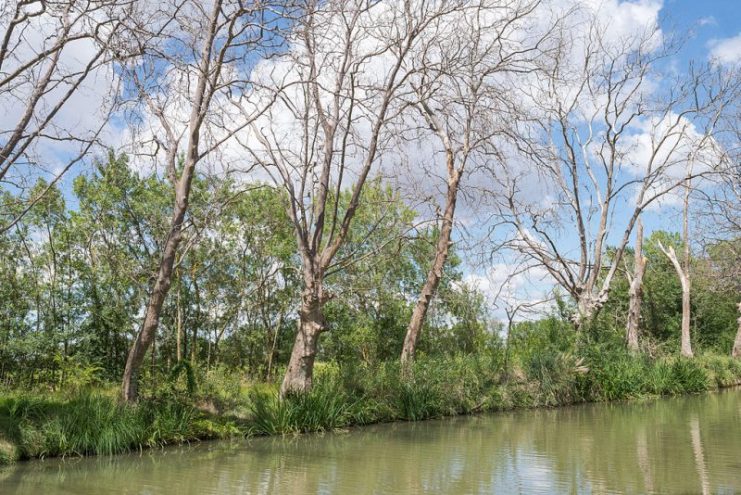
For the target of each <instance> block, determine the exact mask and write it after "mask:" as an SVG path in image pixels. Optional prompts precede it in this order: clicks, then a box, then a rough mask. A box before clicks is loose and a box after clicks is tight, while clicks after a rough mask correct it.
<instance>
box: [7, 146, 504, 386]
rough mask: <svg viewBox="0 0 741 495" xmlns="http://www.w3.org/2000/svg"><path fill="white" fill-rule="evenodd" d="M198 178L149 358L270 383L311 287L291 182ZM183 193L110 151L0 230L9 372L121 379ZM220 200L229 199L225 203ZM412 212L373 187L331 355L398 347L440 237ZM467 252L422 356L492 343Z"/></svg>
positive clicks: (359, 355)
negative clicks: (466, 275)
mask: <svg viewBox="0 0 741 495" xmlns="http://www.w3.org/2000/svg"><path fill="white" fill-rule="evenodd" d="M37 187H38V188H45V187H46V184H45V183H43V182H40V183H39V184H38V185H37ZM193 188H194V191H193V195H192V198H193V201H192V203H191V207H190V209H189V216H188V220H187V221H188V223H189V224H190V225H192V232H193V234H192V237H188V238H187V240H186V241H185V243H186V245H187V246H188V247H187V251H186V252H184V253H183V255H182V257H181V258H179V259H178V261H177V263H176V267H175V271H174V277H173V285H172V289H171V290H172V297H171V298H169V299H168V301H167V303H166V305H165V306H164V308H163V311H162V316H161V321H160V330H159V332H158V335H157V338H156V340H155V341H154V342H153V344H152V350H151V360H150V361H148V362H147V365H146V366H147V367H148V368H149V371H150V372H151V371H154V372H155V374H164V375H166V374H167V372H168V370H170V369H172V368H173V367H174V366H175V365H176V364H177V363H179V362H181V361H183V360H187V361H188V362H189V363H190V364H191V366H193V367H196V366H198V367H203V368H205V369H209V368H211V367H218V366H220V365H221V366H225V367H229V368H238V369H241V370H243V371H244V372H245V373H246V374H247V375H248V376H250V377H252V378H253V379H256V380H271V379H274V378H275V377H276V373H277V372H278V370H279V369H280V368H281V367H285V364H286V362H287V360H288V356H289V354H290V350H291V343H292V339H293V337H294V335H295V331H296V325H297V318H298V315H297V314H296V305H297V304H298V301H299V300H300V291H301V285H300V276H299V274H298V272H299V270H300V260H299V259H298V258H297V256H296V254H295V248H294V244H295V238H294V236H293V233H292V231H291V228H290V222H289V221H288V219H287V218H286V212H285V194H284V193H282V192H281V191H279V190H277V189H276V188H274V187H271V186H269V185H259V184H252V185H250V186H249V188H248V189H249V190H247V191H245V190H244V186H237V185H235V184H233V183H229V182H227V181H218V182H208V181H205V180H196V181H194V184H193ZM343 195H344V196H346V193H343ZM172 196H173V191H172V186H171V184H170V183H169V182H168V181H167V180H166V179H163V178H162V177H159V176H157V175H156V174H150V175H144V176H140V175H138V174H136V173H135V172H133V171H132V170H131V168H130V166H129V163H128V161H127V158H126V156H124V155H118V156H117V155H114V154H113V153H111V154H110V155H109V157H108V160H107V161H101V162H98V163H97V164H96V170H95V172H93V173H91V174H90V175H85V176H79V177H77V178H76V179H75V181H74V186H73V188H72V191H71V192H70V194H67V195H63V194H62V193H61V192H60V191H59V190H58V189H57V188H52V189H51V190H50V192H49V193H47V194H46V195H45V197H44V199H43V201H40V202H39V203H38V204H36V205H35V206H34V208H33V209H32V210H31V211H30V212H29V213H28V214H27V215H26V216H25V217H24V218H23V221H22V222H20V223H19V224H18V226H17V227H16V228H15V229H13V231H12V232H8V233H6V234H4V235H2V237H1V238H0V250H1V252H2V257H0V259H2V262H1V263H2V265H1V266H0V274H1V275H0V294H1V295H2V300H3V301H4V304H3V307H2V319H1V320H0V332H1V333H0V343H2V345H0V379H2V380H3V382H4V383H6V384H7V385H11V386H15V387H20V386H29V385H34V384H55V385H56V386H63V385H64V383H65V381H66V380H68V379H70V378H71V379H73V380H74V379H76V377H69V376H64V373H79V372H80V370H85V369H91V368H92V369H95V370H97V373H98V374H99V379H103V380H113V381H115V380H117V379H118V378H120V376H121V373H122V372H123V368H124V365H125V362H126V355H127V352H128V351H129V348H130V346H131V341H132V339H133V337H134V336H135V335H136V332H137V331H138V329H139V327H140V326H141V323H142V306H143V304H144V302H145V301H146V298H147V294H148V291H149V290H151V286H152V280H151V274H152V271H153V269H154V267H155V266H156V264H157V263H158V262H159V260H158V258H157V254H158V252H159V247H160V243H161V239H162V238H163V237H164V234H165V232H166V229H167V220H168V207H169V205H170V202H171V198H172ZM213 198H221V199H222V201H219V202H218V203H216V204H218V210H214V208H213V204H214V203H213ZM341 201H342V202H343V203H344V202H346V201H347V198H346V197H343V199H342V200H341ZM415 217H416V214H415V213H414V212H413V211H412V210H410V209H409V208H408V207H406V206H405V205H404V204H403V203H402V202H401V201H400V200H399V198H398V196H397V195H395V194H394V193H393V192H392V191H391V190H390V189H389V188H387V187H383V186H382V185H380V184H375V185H373V186H371V187H369V189H368V190H367V191H366V201H365V202H364V204H363V207H362V209H361V210H360V211H359V212H358V221H357V222H356V223H355V224H354V226H353V232H351V233H350V236H349V242H348V243H347V245H346V246H345V247H344V249H346V250H347V251H348V252H352V253H353V254H354V255H357V254H359V253H362V254H363V256H364V258H362V259H359V260H358V261H355V262H353V263H352V264H351V265H349V266H347V267H343V269H342V271H341V272H340V271H338V272H337V275H335V276H332V277H329V278H328V280H329V287H331V290H332V292H333V294H335V295H336V296H335V298H334V299H333V300H332V301H331V302H330V303H329V304H328V309H327V312H328V315H329V316H328V319H329V321H330V322H331V323H330V325H331V326H330V328H331V331H330V332H329V333H328V335H327V339H326V340H325V342H324V344H323V347H322V353H321V358H322V359H326V360H329V361H350V360H357V361H361V362H366V363H370V362H378V361H380V360H390V359H394V358H397V357H398V354H399V352H400V349H401V344H402V341H403V338H404V332H405V328H406V322H407V321H408V319H409V317H410V315H411V303H410V301H411V300H412V298H413V296H414V293H415V290H416V288H417V287H418V286H419V285H420V284H421V281H422V280H423V277H424V274H425V273H426V270H427V266H428V265H429V258H430V251H431V249H432V245H433V242H434V239H435V237H436V236H437V233H436V231H435V230H434V229H433V228H415V223H417V222H416V221H415ZM340 256H343V253H340ZM458 264H459V261H458V260H457V259H452V260H451V264H450V265H449V267H448V269H447V270H446V277H445V279H444V283H443V286H442V287H441V289H440V291H439V294H438V296H439V304H438V305H437V306H436V308H435V311H434V312H433V313H432V314H431V315H430V318H429V319H428V325H429V332H430V339H429V340H428V341H426V342H425V344H424V346H423V350H424V351H425V352H431V353H435V354H438V353H442V354H448V355H453V354H455V353H458V352H474V351H476V350H480V349H481V348H482V346H484V345H486V344H487V342H494V341H495V339H496V337H495V336H494V335H491V334H490V331H489V329H488V328H487V320H486V310H485V307H484V301H483V298H482V296H481V295H480V294H478V293H477V292H476V291H474V290H473V289H472V288H470V287H467V286H466V284H465V283H463V282H462V274H461V272H460V270H459V269H458V268H457V265H458Z"/></svg>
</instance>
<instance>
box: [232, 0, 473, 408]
mask: <svg viewBox="0 0 741 495" xmlns="http://www.w3.org/2000/svg"><path fill="white" fill-rule="evenodd" d="M461 3H464V2H458V1H454V2H432V1H426V0H423V1H415V2H409V1H393V2H384V3H375V2H367V1H363V0H354V1H350V2H346V1H339V0H336V1H328V2H316V1H307V2H306V4H305V7H304V9H305V11H306V14H305V16H304V17H303V18H302V20H301V21H300V22H299V23H298V26H297V27H296V29H295V31H294V34H293V36H292V38H291V42H292V50H291V53H290V54H289V55H288V56H286V57H284V58H283V59H282V60H280V61H279V62H278V64H277V65H276V66H274V67H273V69H272V71H271V77H273V78H275V77H281V79H280V80H281V82H282V84H284V85H285V86H288V90H287V91H283V92H281V94H280V96H279V99H280V101H279V104H278V105H276V106H275V107H273V108H272V109H271V111H270V112H269V113H268V115H266V118H265V119H263V120H264V122H258V123H256V124H255V125H253V126H252V130H253V133H252V135H251V136H250V137H249V139H251V141H250V142H247V141H246V140H247V139H248V138H245V145H246V147H247V149H248V150H249V151H250V152H251V153H252V155H253V156H254V158H255V160H256V161H257V162H259V163H260V164H262V165H263V167H264V169H265V170H266V172H267V173H268V174H269V175H270V177H271V178H272V180H274V181H275V182H276V183H278V184H280V185H281V186H282V187H283V188H284V189H285V190H286V192H287V195H288V198H289V204H288V213H289V217H290V218H291V220H292V222H293V226H294V230H295V232H296V242H297V247H298V254H299V255H300V258H301V263H302V277H303V290H302V294H301V307H300V309H299V324H298V332H297V334H296V340H295V342H294V345H293V350H292V352H291V358H290V361H289V363H288V368H287V370H286V374H285V377H284V379H283V383H282V385H281V396H285V395H286V394H290V393H301V392H305V391H308V390H309V389H310V388H311V385H312V374H313V367H314V359H315V357H316V354H317V350H318V343H319V337H320V335H321V334H322V332H324V331H326V330H327V328H328V327H327V322H326V320H325V317H324V309H323V308H324V306H325V304H326V303H327V301H328V300H329V299H330V298H331V297H332V294H330V293H329V291H328V290H327V287H326V284H325V279H326V277H327V276H329V275H332V274H333V273H337V272H338V271H340V270H341V269H342V267H343V266H344V265H345V264H346V263H348V261H349V259H351V258H352V257H353V253H352V252H349V253H344V254H342V256H338V253H340V252H341V249H342V248H343V245H344V244H345V241H346V240H347V238H348V234H349V232H350V227H351V224H352V222H353V218H354V217H355V214H356V212H357V210H358V207H359V205H360V204H361V201H362V198H363V190H364V187H365V185H366V182H367V180H368V178H369V176H370V174H371V170H372V169H373V168H374V165H375V164H376V163H377V161H378V159H379V154H380V151H381V148H382V147H383V146H384V143H386V142H387V133H386V132H385V131H386V129H387V124H388V122H389V121H391V120H393V119H394V118H395V117H396V116H397V115H398V113H399V111H400V105H398V104H397V100H398V96H399V93H400V91H401V88H402V87H403V86H404V83H405V81H406V79H407V77H408V74H409V70H408V68H407V67H406V66H405V64H406V61H407V59H408V57H409V54H410V53H412V50H413V47H414V45H415V41H416V40H417V38H418V37H419V36H420V34H421V33H422V32H424V30H425V29H427V28H428V27H429V26H430V25H431V24H433V23H436V22H437V23H440V22H443V18H444V17H445V15H446V14H447V13H449V12H453V11H455V10H456V9H458V8H459V4H461ZM254 141H256V142H258V143H259V146H256V145H255V143H254ZM348 189H349V193H348V194H349V196H347V198H348V199H347V200H346V201H345V202H342V201H341V200H342V198H343V191H346V190H348Z"/></svg>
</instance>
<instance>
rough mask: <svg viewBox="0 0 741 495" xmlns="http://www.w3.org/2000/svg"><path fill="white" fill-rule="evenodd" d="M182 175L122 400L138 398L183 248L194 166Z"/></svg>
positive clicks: (131, 354) (130, 358)
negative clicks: (146, 358) (146, 359)
mask: <svg viewBox="0 0 741 495" xmlns="http://www.w3.org/2000/svg"><path fill="white" fill-rule="evenodd" d="M188 168H190V172H187V170H188ZM183 174H184V175H183V180H181V182H180V185H179V186H178V190H177V194H176V199H175V211H174V214H173V217H172V225H171V227H170V234H169V235H168V237H167V241H166V243H165V248H164V250H163V253H162V259H161V261H160V266H159V269H158V272H157V279H156V280H155V283H154V287H153V288H152V293H151V294H150V296H149V302H148V303H147V310H146V313H145V315H144V322H143V323H142V327H141V330H140V331H139V334H138V335H137V336H136V340H135V341H134V344H133V345H132V346H131V350H130V351H129V355H128V358H127V359H126V367H125V368H124V374H123V383H122V384H121V395H122V398H123V400H125V401H126V402H133V401H135V400H136V399H137V397H138V394H139V390H138V377H139V368H140V367H141V365H142V363H143V361H144V355H145V354H146V352H147V349H148V348H149V346H150V345H151V344H152V341H153V340H154V336H155V333H156V332H157V327H158V326H159V322H160V314H161V312H162V305H163V304H164V302H165V298H166V297H167V293H168V292H169V290H170V284H171V282H172V271H173V270H172V269H173V266H174V264H175V257H176V255H177V250H178V246H179V245H180V240H181V238H182V236H181V234H182V232H181V230H182V226H183V220H184V219H185V212H186V211H187V209H188V196H187V193H188V192H189V191H190V181H191V179H192V174H193V167H186V169H185V170H184V172H183Z"/></svg>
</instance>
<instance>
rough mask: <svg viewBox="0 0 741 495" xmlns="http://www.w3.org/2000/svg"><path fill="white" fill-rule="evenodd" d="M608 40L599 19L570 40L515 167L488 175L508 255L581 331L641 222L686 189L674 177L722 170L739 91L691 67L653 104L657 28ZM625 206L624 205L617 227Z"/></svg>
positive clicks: (543, 86)
mask: <svg viewBox="0 0 741 495" xmlns="http://www.w3.org/2000/svg"><path fill="white" fill-rule="evenodd" d="M608 34H609V29H608V28H607V27H606V26H604V25H603V24H601V23H600V22H599V21H598V20H595V21H594V22H593V23H592V25H591V27H590V29H589V30H588V32H587V33H586V34H584V35H580V34H579V33H578V30H577V31H575V32H571V31H569V32H568V33H567V35H565V38H564V39H563V41H562V46H561V51H560V52H559V54H558V56H557V57H556V58H555V59H554V60H553V62H552V64H553V65H552V67H551V70H550V71H549V74H550V77H548V78H547V79H546V81H545V82H542V83H539V84H535V85H531V86H529V87H527V86H526V87H525V88H524V89H523V92H524V93H526V96H525V98H526V99H529V100H530V104H531V109H530V113H529V114H528V115H526V116H523V117H522V118H521V119H518V120H516V121H515V124H516V126H515V128H514V130H513V134H512V136H511V140H512V143H513V148H515V150H514V151H511V155H510V156H511V163H512V164H513V165H512V166H510V167H506V168H494V169H492V175H493V176H494V177H495V181H496V182H497V184H499V189H498V190H496V192H495V193H494V194H492V196H493V198H494V203H495V208H496V211H497V213H498V214H499V215H501V216H502V218H504V219H505V221H506V222H508V223H509V224H510V225H511V227H512V237H513V242H512V246H513V247H514V248H515V249H517V250H518V251H520V252H521V253H522V254H523V255H526V256H528V257H530V258H532V259H533V260H534V261H536V262H538V263H539V264H540V265H541V266H543V267H544V268H545V269H546V270H547V271H548V272H549V273H550V274H551V276H552V277H553V279H554V280H555V281H556V283H557V284H558V285H559V286H560V287H562V288H563V289H564V290H565V291H566V292H567V293H568V294H569V295H570V296H571V298H572V299H573V301H574V302H575V306H576V308H575V310H574V312H573V315H572V319H573V322H574V324H575V326H576V327H577V328H580V327H581V326H582V325H583V324H584V323H585V322H588V321H590V320H591V319H592V318H593V317H594V316H595V315H596V314H597V313H598V312H599V310H600V309H601V308H602V306H603V305H604V304H605V302H606V301H607V298H608V295H609V292H610V288H611V285H612V281H613V279H614V277H615V273H616V271H617V269H618V267H619V266H621V264H622V259H623V256H624V254H625V250H626V247H627V245H628V242H629V240H630V237H631V234H632V231H633V229H634V227H635V224H636V222H637V220H638V218H639V216H640V215H641V213H642V212H643V211H644V210H645V209H646V208H648V207H649V206H650V205H652V204H654V203H656V202H657V201H659V200H660V199H661V198H663V197H665V196H666V195H668V194H670V193H672V192H673V191H675V190H677V189H678V188H680V187H681V186H682V184H684V181H685V178H684V173H683V172H682V173H681V175H680V176H677V175H678V174H677V172H678V171H679V170H682V171H683V170H686V164H687V163H688V161H693V160H694V161H698V162H702V163H703V166H698V167H696V168H695V173H694V174H693V178H694V177H698V176H703V175H708V174H712V173H714V172H715V171H716V170H717V168H718V166H719V165H720V161H721V160H720V158H719V157H720V153H718V149H717V146H716V144H715V141H714V139H713V136H714V132H715V129H716V126H717V124H718V122H719V118H720V113H718V112H717V109H718V108H721V107H723V106H724V105H725V104H726V103H727V99H728V98H729V94H730V92H729V87H730V86H731V85H732V84H733V83H730V82H729V81H722V82H720V83H719V84H714V83H715V82H716V81H715V80H714V79H713V78H712V74H711V72H712V71H711V70H710V69H709V68H706V67H703V68H693V69H692V70H691V71H690V72H689V75H688V76H687V77H686V78H683V79H681V80H678V81H676V84H673V85H672V87H671V89H670V90H668V91H667V92H665V93H657V92H655V91H653V90H651V88H649V86H650V85H649V84H648V80H649V77H650V76H652V75H653V74H654V71H655V70H656V64H657V62H658V61H659V60H661V59H662V58H663V57H664V56H665V54H666V53H667V52H666V51H664V50H662V49H661V48H656V44H657V36H658V31H657V28H656V27H654V29H653V30H649V31H648V32H645V31H640V32H639V33H638V34H636V35H634V36H632V37H620V38H619V41H615V40H613V39H611V38H610V37H609V36H608ZM574 46H577V47H580V49H581V50H582V52H580V53H581V55H580V56H579V59H578V60H579V62H578V63H574V59H573V52H572V47H574ZM708 85H711V86H712V88H710V89H709V88H708ZM716 158H718V159H717V160H716ZM518 163H522V164H523V165H520V166H518V165H517V164H518ZM621 202H627V203H628V206H627V209H626V210H623V211H622V212H620V217H616V215H615V212H616V209H617V205H618V203H621ZM616 218H619V220H618V222H617V223H616V221H615V220H616ZM615 231H617V232H615ZM615 235H616V236H615ZM613 236H615V237H616V241H615V244H614V255H613V256H611V258H610V263H607V262H606V260H607V256H606V252H607V245H606V243H607V240H608V238H610V237H613ZM572 240H575V241H576V249H573V245H572ZM574 251H575V252H576V255H574V254H573V252H574Z"/></svg>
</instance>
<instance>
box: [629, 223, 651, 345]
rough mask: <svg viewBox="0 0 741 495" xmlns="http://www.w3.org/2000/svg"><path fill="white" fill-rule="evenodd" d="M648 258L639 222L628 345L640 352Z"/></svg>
mask: <svg viewBox="0 0 741 495" xmlns="http://www.w3.org/2000/svg"><path fill="white" fill-rule="evenodd" d="M646 261H647V259H646V257H645V256H643V224H642V223H641V221H640V220H639V221H638V225H637V226H636V247H635V262H634V267H633V270H634V271H633V277H632V278H631V280H630V289H629V292H628V294H629V297H630V302H629V306H628V323H627V328H626V343H627V346H628V350H629V351H631V352H638V327H639V325H640V321H641V302H642V300H643V274H644V273H645V271H646Z"/></svg>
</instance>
